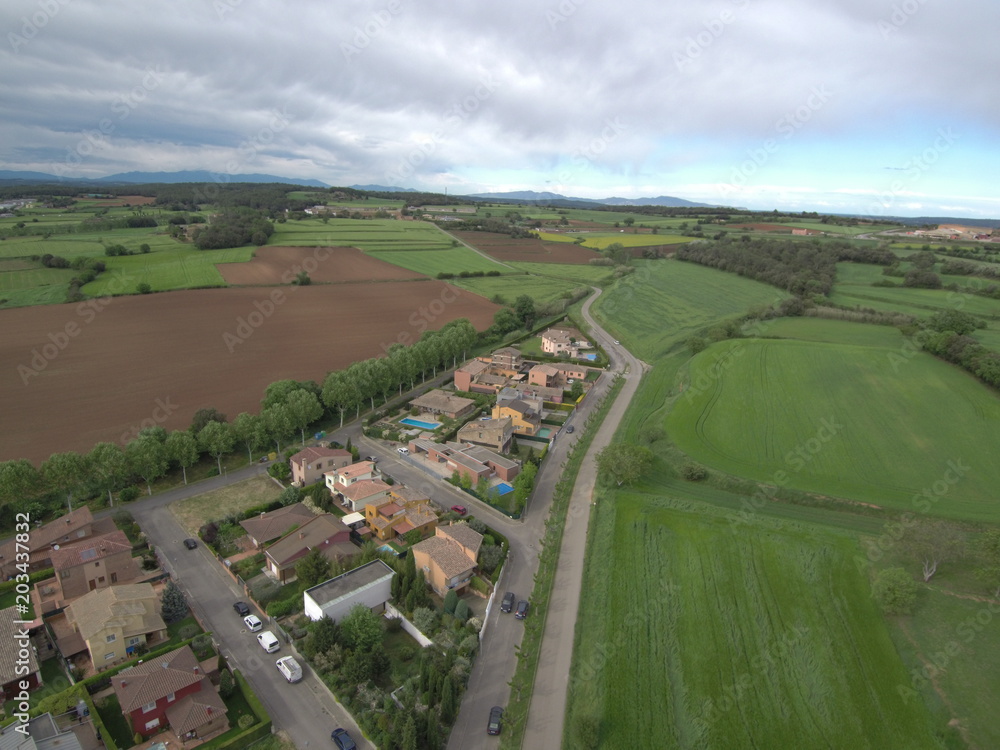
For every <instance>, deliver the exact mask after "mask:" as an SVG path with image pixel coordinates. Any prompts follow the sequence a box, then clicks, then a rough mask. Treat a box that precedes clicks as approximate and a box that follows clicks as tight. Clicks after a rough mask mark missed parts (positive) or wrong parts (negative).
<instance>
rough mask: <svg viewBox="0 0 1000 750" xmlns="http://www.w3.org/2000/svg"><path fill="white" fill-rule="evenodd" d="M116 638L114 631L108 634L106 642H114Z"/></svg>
mask: <svg viewBox="0 0 1000 750" xmlns="http://www.w3.org/2000/svg"><path fill="white" fill-rule="evenodd" d="M117 638H118V636H117V635H115V634H114V633H112V634H111V635H109V636H108V637H107V638H106V640H107V642H108V643H114V642H115V641H116V640H117Z"/></svg>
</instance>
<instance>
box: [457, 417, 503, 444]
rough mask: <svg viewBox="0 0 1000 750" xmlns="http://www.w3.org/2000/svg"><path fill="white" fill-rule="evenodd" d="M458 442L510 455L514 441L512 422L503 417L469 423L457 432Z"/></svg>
mask: <svg viewBox="0 0 1000 750" xmlns="http://www.w3.org/2000/svg"><path fill="white" fill-rule="evenodd" d="M458 440H459V442H461V443H473V444H475V445H483V446H485V447H487V448H491V449H493V450H495V451H498V452H499V453H510V448H511V444H512V443H513V441H514V425H513V421H512V420H511V419H510V417H504V418H503V419H492V418H490V419H478V420H475V421H472V422H469V423H468V424H466V425H463V426H462V428H461V429H460V430H459V431H458Z"/></svg>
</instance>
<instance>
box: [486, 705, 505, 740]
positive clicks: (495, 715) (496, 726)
mask: <svg viewBox="0 0 1000 750" xmlns="http://www.w3.org/2000/svg"><path fill="white" fill-rule="evenodd" d="M502 721H503V709H502V708H500V706H494V707H493V708H491V709H490V721H489V723H488V724H487V725H486V734H500V729H501V727H502V726H503V724H502Z"/></svg>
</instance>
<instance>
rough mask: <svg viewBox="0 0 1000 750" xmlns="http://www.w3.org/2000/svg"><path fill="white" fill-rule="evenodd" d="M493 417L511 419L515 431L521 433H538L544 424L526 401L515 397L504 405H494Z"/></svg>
mask: <svg viewBox="0 0 1000 750" xmlns="http://www.w3.org/2000/svg"><path fill="white" fill-rule="evenodd" d="M492 416H493V419H508V418H509V419H510V421H511V426H512V427H513V428H514V432H516V433H517V434H519V435H537V434H538V429H539V428H540V427H541V425H542V418H541V416H540V415H539V414H536V413H535V412H534V411H533V410H532V409H531V407H529V406H528V405H527V404H526V403H525V402H524V401H521V400H520V399H515V400H513V401H508V402H506V403H504V404H503V405H502V406H501V405H497V406H494V407H493V415H492Z"/></svg>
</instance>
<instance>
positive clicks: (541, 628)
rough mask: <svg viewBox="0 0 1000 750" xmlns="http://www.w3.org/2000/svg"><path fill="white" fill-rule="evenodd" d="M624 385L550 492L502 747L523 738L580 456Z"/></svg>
mask: <svg viewBox="0 0 1000 750" xmlns="http://www.w3.org/2000/svg"><path fill="white" fill-rule="evenodd" d="M624 384H625V381H624V380H621V379H618V380H617V381H616V382H615V383H614V384H613V385H612V386H611V389H610V390H609V391H608V393H607V395H606V396H605V397H604V400H603V401H602V402H601V405H600V406H599V407H598V409H597V410H596V411H595V412H594V413H593V414H591V415H590V417H588V418H587V422H586V425H585V427H584V430H583V435H581V437H580V440H579V442H577V443H576V445H574V446H573V449H572V450H571V451H570V454H569V455H568V456H567V458H566V468H565V469H564V470H563V474H562V478H561V479H560V480H559V482H558V483H557V484H556V488H555V491H554V492H553V494H552V507H551V510H550V511H549V518H548V521H547V522H546V524H545V536H544V537H542V542H541V545H542V552H541V554H540V555H539V556H538V572H537V573H535V588H534V589H533V590H532V592H531V597H530V600H531V603H532V607H533V608H534V611H535V616H534V617H530V618H528V619H527V620H525V627H524V637H523V638H522V639H521V648H520V650H519V651H518V655H517V667H516V669H515V670H514V677H513V678H512V679H511V683H510V684H511V693H510V701H509V703H508V706H507V711H506V713H505V714H504V722H505V723H506V725H507V731H506V732H505V733H504V736H503V739H502V740H501V743H500V746H501V747H502V748H519V747H521V743H522V741H523V739H524V729H525V726H526V724H527V718H528V706H529V705H531V696H532V693H533V691H534V684H535V673H536V672H537V671H538V657H539V655H540V653H541V648H542V634H543V633H544V632H545V620H546V617H547V614H548V603H549V598H550V597H551V595H552V586H553V584H554V583H555V579H556V568H557V565H558V562H559V550H560V548H561V546H562V537H563V531H564V530H565V527H566V513H567V511H568V509H569V501H570V498H571V497H572V495H573V486H574V485H575V484H576V477H577V474H578V473H579V472H580V467H581V466H582V465H583V459H584V457H585V456H586V455H587V451H588V450H590V445H591V443H592V442H593V441H594V435H595V434H596V432H597V428H598V427H599V426H600V424H601V423H602V422H603V421H604V418H605V417H606V416H607V415H608V412H609V411H610V410H611V405H612V404H614V402H615V399H616V398H618V394H619V392H620V391H621V389H622V387H623V386H624Z"/></svg>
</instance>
